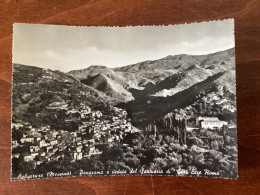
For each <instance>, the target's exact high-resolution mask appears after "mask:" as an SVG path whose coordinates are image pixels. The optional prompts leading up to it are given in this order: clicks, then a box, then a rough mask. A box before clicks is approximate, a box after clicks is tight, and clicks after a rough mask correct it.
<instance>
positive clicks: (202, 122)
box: [196, 117, 228, 129]
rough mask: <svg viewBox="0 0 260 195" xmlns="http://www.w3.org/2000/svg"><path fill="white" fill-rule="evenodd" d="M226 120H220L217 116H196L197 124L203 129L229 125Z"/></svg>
mask: <svg viewBox="0 0 260 195" xmlns="http://www.w3.org/2000/svg"><path fill="white" fill-rule="evenodd" d="M227 124H228V123H227V122H226V121H220V120H219V119H218V118H217V117H198V118H196V125H198V126H200V127H201V128H203V129H215V128H221V127H223V125H227Z"/></svg>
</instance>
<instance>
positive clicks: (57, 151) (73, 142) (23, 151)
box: [12, 102, 139, 168]
mask: <svg viewBox="0 0 260 195" xmlns="http://www.w3.org/2000/svg"><path fill="white" fill-rule="evenodd" d="M48 109H52V110H65V111H66V116H67V118H66V120H65V121H64V122H65V124H67V125H68V126H69V127H70V124H71V122H73V121H74V122H75V121H77V123H78V124H79V125H78V127H74V128H75V129H73V131H67V130H63V129H53V128H52V129H51V128H50V126H42V127H39V128H33V127H32V126H30V124H20V123H13V124H12V131H13V133H14V134H15V133H19V132H22V134H21V136H20V137H19V135H13V140H12V148H13V151H12V158H17V159H21V160H23V161H24V162H33V166H34V168H36V166H39V165H41V164H42V163H43V162H54V161H59V160H62V159H65V158H68V159H70V160H71V162H73V161H75V160H81V159H82V158H84V157H90V156H93V155H99V154H101V153H102V151H100V150H99V149H98V148H99V146H100V145H108V146H110V147H111V146H112V145H113V144H115V143H118V142H120V140H122V139H123V137H124V136H125V135H127V134H129V133H134V132H137V131H139V130H138V129H136V128H135V127H133V126H132V124H131V122H130V120H129V119H128V118H127V112H126V111H125V110H123V109H121V108H116V107H113V108H111V112H110V115H104V114H103V113H102V112H101V111H99V110H92V109H91V108H90V107H89V106H87V105H85V104H84V103H81V105H80V108H79V109H76V108H73V109H68V106H67V104H66V103H64V102H53V103H51V104H49V106H48Z"/></svg>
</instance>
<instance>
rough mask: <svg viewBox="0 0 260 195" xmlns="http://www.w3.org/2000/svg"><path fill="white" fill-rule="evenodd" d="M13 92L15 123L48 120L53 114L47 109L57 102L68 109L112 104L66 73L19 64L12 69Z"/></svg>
mask: <svg viewBox="0 0 260 195" xmlns="http://www.w3.org/2000/svg"><path fill="white" fill-rule="evenodd" d="M12 92H13V94H12V101H13V106H12V109H13V120H16V119H19V120H23V121H30V120H31V119H32V120H34V121H35V122H36V121H37V120H45V119H46V118H45V119H44V116H45V115H46V116H47V115H49V114H50V110H48V106H49V105H50V104H52V103H54V102H58V103H60V104H64V105H65V104H66V105H67V106H68V107H75V106H76V107H77V106H79V105H80V103H81V102H84V103H86V104H87V105H89V106H94V107H102V108H103V107H104V106H106V104H108V103H109V102H112V100H111V98H109V97H108V96H106V95H105V94H104V93H102V92H100V91H98V90H96V89H94V88H92V87H89V86H86V85H83V84H82V83H80V82H79V81H77V80H76V79H75V78H73V77H71V76H68V75H66V74H64V73H61V72H57V71H51V70H46V69H42V68H38V67H33V66H25V65H20V64H14V65H13V89H12ZM37 116H39V117H37ZM47 118H50V117H47ZM31 122H32V121H31ZM33 123H34V122H33ZM41 123H44V122H43V121H41Z"/></svg>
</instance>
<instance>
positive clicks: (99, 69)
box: [67, 66, 134, 88]
mask: <svg viewBox="0 0 260 195" xmlns="http://www.w3.org/2000/svg"><path fill="white" fill-rule="evenodd" d="M99 74H103V75H105V76H106V77H108V78H110V79H111V80H113V81H114V82H117V83H118V84H120V85H122V87H123V88H129V87H134V85H133V84H132V83H131V82H130V81H128V80H126V79H125V78H124V77H123V76H121V74H117V73H115V72H114V71H113V70H112V69H110V68H108V67H106V66H90V67H88V68H86V69H82V70H73V71H70V72H68V73H67V75H70V76H73V77H75V78H77V79H78V80H85V79H88V78H90V77H93V76H97V75H99Z"/></svg>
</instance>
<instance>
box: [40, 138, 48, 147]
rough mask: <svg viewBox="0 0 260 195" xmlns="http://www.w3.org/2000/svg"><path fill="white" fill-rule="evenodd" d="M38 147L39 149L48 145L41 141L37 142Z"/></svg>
mask: <svg viewBox="0 0 260 195" xmlns="http://www.w3.org/2000/svg"><path fill="white" fill-rule="evenodd" d="M38 145H39V147H40V148H42V147H45V146H47V145H48V144H47V143H46V142H45V140H41V141H39V142H38Z"/></svg>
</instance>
